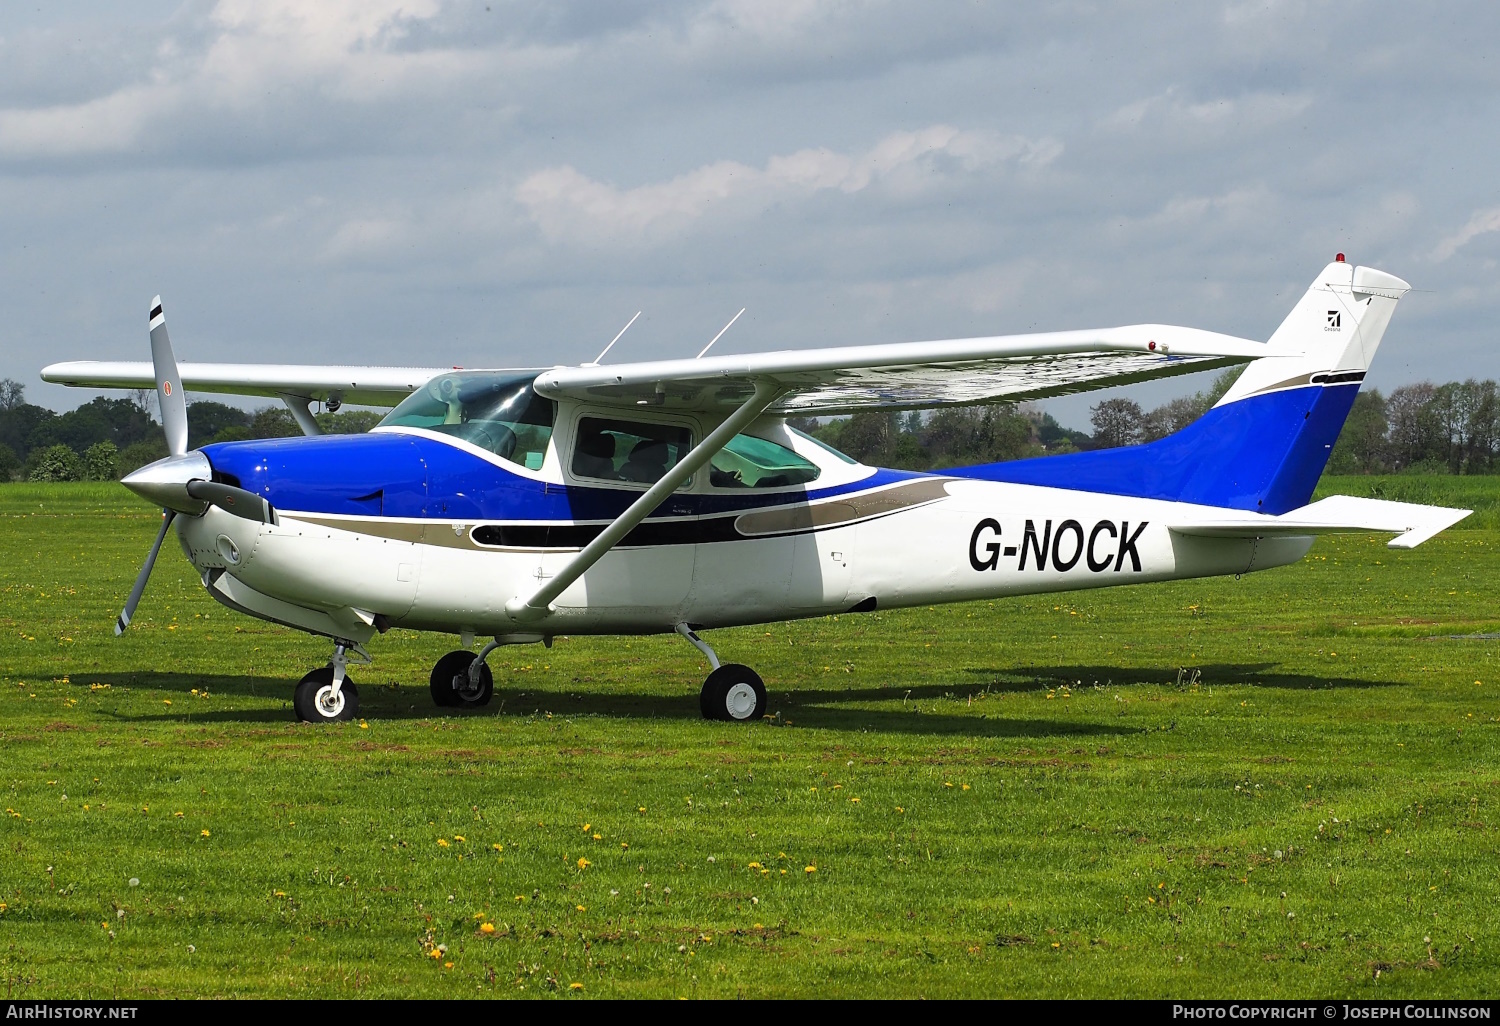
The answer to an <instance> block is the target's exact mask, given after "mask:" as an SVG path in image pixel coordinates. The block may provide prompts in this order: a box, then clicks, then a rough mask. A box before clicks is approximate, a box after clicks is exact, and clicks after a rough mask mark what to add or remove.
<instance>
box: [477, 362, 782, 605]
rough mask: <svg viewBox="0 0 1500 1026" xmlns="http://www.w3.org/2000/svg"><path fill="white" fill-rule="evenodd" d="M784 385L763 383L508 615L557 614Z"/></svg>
mask: <svg viewBox="0 0 1500 1026" xmlns="http://www.w3.org/2000/svg"><path fill="white" fill-rule="evenodd" d="M784 391H785V389H784V387H783V386H781V385H778V384H776V383H775V382H772V381H764V380H762V381H758V382H756V385H755V393H754V394H753V395H751V396H750V398H749V399H747V400H745V402H744V403H743V404H742V405H741V406H740V407H739V409H737V410H735V411H734V412H733V413H731V414H730V415H729V418H728V419H727V420H725V421H724V423H722V424H720V425H719V426H718V427H716V428H714V429H713V430H712V431H710V432H709V434H708V437H707V438H705V439H704V440H703V441H702V442H700V443H698V445H697V446H695V447H694V448H693V449H691V450H690V451H689V452H688V454H687V455H686V456H684V457H683V458H682V459H681V460H679V461H678V462H677V464H676V465H675V466H673V467H672V469H670V470H668V471H667V472H666V473H665V474H664V475H662V477H661V479H660V480H659V481H657V482H656V483H655V484H654V485H652V486H651V487H650V488H648V489H646V492H645V494H644V495H642V496H641V497H640V498H639V499H636V500H635V501H634V502H632V503H631V504H630V507H629V508H628V509H626V510H625V512H624V513H621V514H620V515H619V516H618V517H616V518H615V519H614V520H613V521H612V522H611V523H610V525H609V526H608V527H606V528H605V529H604V530H603V531H601V532H600V533H599V535H598V536H597V537H595V538H594V540H593V541H591V542H589V543H588V544H587V545H585V546H584V547H583V550H582V551H581V552H579V553H578V555H576V556H574V557H573V559H572V561H570V562H569V563H568V565H567V566H565V567H563V569H562V570H561V571H559V572H558V574H557V575H556V576H555V577H553V578H551V579H550V580H549V581H547V583H546V584H544V585H542V586H541V587H540V588H538V589H537V590H536V591H535V592H533V593H532V594H531V595H529V596H521V595H517V596H516V597H515V598H513V599H511V600H510V601H509V602H507V603H506V604H505V611H506V612H507V613H508V614H510V616H511V617H512V618H514V619H516V620H521V621H523V622H526V621H533V620H540V619H541V618H542V617H544V616H546V615H547V614H548V613H550V612H551V611H552V609H551V605H552V600H553V599H555V598H557V596H559V595H561V594H562V593H563V592H564V591H566V590H567V589H568V587H569V586H570V585H572V583H573V582H574V581H576V580H578V578H580V577H582V576H583V575H584V574H585V573H586V572H587V571H588V569H589V567H591V566H593V565H594V564H595V563H597V562H599V560H600V559H601V558H602V557H603V556H604V554H605V553H606V552H608V551H609V550H610V549H612V548H614V547H615V546H616V545H618V544H619V543H620V540H621V539H623V538H624V537H625V536H626V535H627V534H629V533H630V532H631V531H633V530H635V528H636V526H637V525H638V524H640V522H641V521H642V520H645V519H646V518H647V517H648V516H650V515H651V514H652V513H653V512H655V511H656V507H657V506H660V505H661V504H662V502H663V501H664V500H665V499H666V497H667V496H669V495H671V494H672V493H673V492H675V491H676V490H677V489H678V488H679V487H680V486H681V485H682V483H683V482H684V481H686V480H687V479H688V478H690V477H692V476H693V475H694V474H696V473H697V472H698V471H699V470H701V469H703V467H704V465H705V464H707V463H708V461H709V460H711V459H713V458H714V457H715V456H717V455H718V453H719V450H721V449H723V448H724V446H725V445H727V444H728V443H729V441H730V440H731V439H733V438H734V436H735V435H737V434H739V433H740V431H741V430H743V429H744V428H745V427H746V426H748V425H749V423H750V422H751V421H752V420H754V419H755V418H756V417H759V416H760V415H761V414H762V413H764V412H765V411H766V409H767V408H768V407H769V406H770V405H771V404H772V403H774V402H775V401H776V400H777V399H779V398H781V395H782V393H783V392H784Z"/></svg>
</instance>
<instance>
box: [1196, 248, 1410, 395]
mask: <svg viewBox="0 0 1500 1026" xmlns="http://www.w3.org/2000/svg"><path fill="white" fill-rule="evenodd" d="M1410 289H1411V286H1410V285H1408V284H1407V283H1406V282H1404V281H1402V280H1401V279H1400V278H1397V277H1396V276H1395V275H1391V274H1386V273H1385V272H1384V271H1377V270H1375V268H1373V267H1355V266H1353V265H1352V264H1348V263H1345V262H1344V255H1343V254H1342V253H1340V254H1339V258H1338V259H1337V260H1335V261H1334V262H1333V263H1331V264H1329V265H1328V266H1327V267H1325V268H1323V273H1322V274H1321V275H1319V276H1318V280H1317V281H1315V282H1313V284H1312V287H1311V288H1309V289H1308V290H1307V293H1306V294H1305V295H1304V296H1303V297H1302V300H1301V301H1300V302H1299V303H1298V304H1297V305H1296V306H1295V307H1293V309H1292V312H1291V313H1289V314H1287V317H1286V320H1284V321H1282V322H1281V327H1279V328H1277V329H1276V333H1275V334H1274V335H1272V336H1271V340H1270V341H1269V342H1267V343H1266V350H1267V352H1266V355H1267V356H1268V357H1274V359H1266V360H1257V361H1255V362H1254V363H1252V364H1251V365H1250V366H1249V367H1247V368H1246V369H1245V372H1244V373H1243V374H1241V375H1240V377H1239V380H1237V381H1236V382H1235V383H1234V387H1233V388H1231V389H1230V390H1229V391H1228V392H1227V393H1225V395H1224V398H1222V399H1220V400H1219V402H1218V405H1219V406H1228V405H1229V404H1231V403H1236V402H1239V401H1240V400H1242V399H1248V398H1250V397H1251V396H1256V395H1265V394H1267V393H1270V392H1275V391H1280V390H1283V389H1288V388H1302V387H1306V386H1308V385H1314V384H1349V383H1354V384H1358V383H1359V382H1360V381H1363V380H1364V376H1365V372H1366V371H1367V370H1369V369H1370V362H1371V361H1372V360H1374V359H1375V350H1376V349H1378V348H1379V347H1380V340H1381V338H1382V336H1384V335H1385V329H1386V325H1388V324H1389V323H1390V321H1391V314H1392V313H1394V312H1395V310H1396V300H1398V299H1400V298H1401V297H1402V295H1404V294H1405V293H1406V292H1407V291H1409V290H1410ZM1351 401H1352V400H1351ZM1340 423H1342V421H1341V422H1340Z"/></svg>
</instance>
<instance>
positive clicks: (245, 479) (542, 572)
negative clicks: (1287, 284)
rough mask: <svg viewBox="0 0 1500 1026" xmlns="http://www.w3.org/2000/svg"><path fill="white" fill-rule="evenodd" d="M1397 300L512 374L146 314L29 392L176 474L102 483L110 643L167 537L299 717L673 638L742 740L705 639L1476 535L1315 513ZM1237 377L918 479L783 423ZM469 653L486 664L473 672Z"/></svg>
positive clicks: (1409, 511) (447, 698)
mask: <svg viewBox="0 0 1500 1026" xmlns="http://www.w3.org/2000/svg"><path fill="white" fill-rule="evenodd" d="M1409 288H1410V286H1408V285H1407V283H1406V282H1404V281H1402V280H1401V279H1400V278H1397V277H1394V276H1393V275H1390V274H1386V273H1384V272H1382V271H1378V270H1375V269H1373V268H1369V267H1356V266H1354V265H1352V264H1350V263H1347V262H1346V261H1345V260H1344V256H1343V254H1339V256H1338V258H1337V259H1336V260H1335V261H1334V262H1333V263H1330V264H1329V265H1328V266H1327V267H1325V268H1324V269H1323V270H1322V272H1321V273H1320V274H1319V275H1318V277H1317V280H1316V281H1314V282H1313V284H1312V286H1311V287H1310V288H1309V289H1308V291H1307V293H1306V294H1305V295H1304V296H1303V297H1302V299H1301V301H1300V302H1298V303H1297V305H1296V307H1295V308H1294V309H1293V310H1292V312H1291V313H1290V314H1289V315H1288V316H1287V318H1286V320H1285V321H1283V322H1282V324H1281V326H1280V327H1279V328H1278V329H1277V330H1276V333H1275V334H1274V335H1272V336H1271V338H1270V340H1269V341H1268V342H1265V343H1261V342H1256V341H1252V340H1248V339H1241V338H1234V337H1231V336H1227V335H1220V334H1215V333H1212V332H1207V331H1200V330H1196V329H1192V328H1181V327H1171V326H1167V325H1159V324H1144V325H1131V326H1127V327H1118V328H1106V329H1102V330H1095V331H1067V332H1052V333H1046V334H1029V335H1011V336H1002V337H995V338H979V339H963V340H957V341H938V342H917V343H900V344H892V345H874V346H859V347H849V348H833V349H817V350H806V351H788V352H773V353H760V354H755V355H749V356H716V357H703V356H702V354H700V357H701V358H699V359H682V360H665V361H654V362H641V363H628V364H619V365H607V366H601V365H600V364H599V363H598V362H595V363H590V364H584V365H582V366H578V367H561V366H559V367H551V368H547V369H529V370H445V369H441V368H431V367H427V368H421V367H410V368H393V367H338V366H322V367H312V366H275V365H246V364H192V363H189V364H183V365H182V366H181V367H179V366H178V365H177V363H176V360H175V358H174V356H173V354H172V349H171V344H170V343H169V341H168V338H167V329H166V322H165V319H164V317H163V314H162V307H161V301H160V299H159V298H158V299H156V300H154V301H153V302H152V305H151V310H150V327H151V355H152V362H151V363H150V364H147V363H102V362H74V363H60V364H54V365H52V366H50V367H48V368H46V369H45V370H44V371H43V372H42V377H43V378H44V379H45V380H47V381H53V382H60V383H63V384H68V385H77V386H83V387H95V388H98V387H106V388H141V387H151V386H154V387H155V388H156V390H157V394H158V398H159V401H160V409H161V419H162V423H163V427H164V429H165V431H166V435H167V442H168V448H169V451H170V453H171V455H170V456H168V457H167V458H165V459H163V460H160V461H158V462H156V463H153V464H151V465H150V466H147V467H143V468H142V469H140V470H138V471H136V472H135V473H132V474H130V475H129V476H127V477H126V478H125V479H124V484H125V486H126V487H127V488H130V489H131V490H132V491H134V492H136V493H137V494H139V495H141V496H142V497H144V498H146V499H148V500H150V501H151V502H153V503H155V504H157V505H160V506H161V507H162V508H163V513H164V517H163V520H162V525H161V531H160V532H159V533H158V535H157V537H156V541H155V543H154V544H153V545H152V547H151V550H150V554H149V555H148V556H147V559H146V564H145V566H144V567H143V568H142V569H141V572H140V576H139V577H138V579H137V580H136V582H135V587H134V588H133V590H132V591H131V593H130V597H129V599H128V601H127V602H126V604H125V608H124V611H123V612H122V613H121V614H120V618H119V621H118V623H117V625H116V633H117V634H118V633H120V632H121V631H123V630H124V629H125V627H126V625H127V624H129V623H130V618H131V616H132V615H133V614H134V612H135V609H136V605H137V603H138V602H139V601H140V598H141V594H142V591H143V590H144V588H145V586H146V581H147V579H148V578H149V576H150V574H151V568H152V566H153V564H154V563H155V560H156V556H157V553H158V552H159V550H160V548H161V544H162V542H163V540H164V539H165V537H166V534H167V531H168V529H169V528H170V527H171V526H172V525H173V524H174V523H175V524H176V525H177V535H178V538H179V540H180V541H181V543H182V549H183V552H184V553H185V554H186V556H187V558H188V560H189V561H190V562H191V563H192V564H193V566H194V567H195V568H196V569H197V571H198V572H199V573H200V574H201V576H202V580H203V586H204V587H205V588H207V589H208V592H209V594H211V595H212V596H213V597H214V598H215V599H217V600H218V601H219V602H221V603H223V604H224V605H226V606H228V607H229V608H231V609H234V610H236V611H238V612H241V613H245V614H247V615H250V616H255V617H259V618H261V619H263V620H268V621H271V622H273V623H278V624H283V625H285V626H288V627H293V628H296V629H298V630H302V631H307V632H309V633H311V634H316V635H322V636H324V637H327V638H329V639H330V640H331V641H332V643H333V655H332V658H331V659H330V661H329V663H328V665H326V666H323V667H320V668H318V669H315V670H313V671H312V672H311V673H309V674H308V675H307V676H306V677H304V678H303V679H302V681H301V682H300V683H299V684H298V685H297V688H296V692H295V702H294V706H295V708H296V712H297V715H298V716H299V717H300V718H301V719H303V720H309V721H313V722H323V721H333V720H347V719H350V718H352V717H354V716H356V715H357V714H358V708H359V696H358V692H357V690H356V688H355V686H354V684H353V683H352V682H351V680H350V679H349V675H348V672H347V666H348V663H349V662H350V661H362V662H368V661H369V656H368V654H367V653H366V652H365V649H364V646H365V645H366V644H367V643H368V642H369V641H370V639H371V638H372V637H373V636H374V635H375V634H376V633H377V632H378V633H384V632H385V631H387V630H389V629H391V628H393V627H399V628H405V629H409V630H419V631H436V632H440V633H449V634H457V635H459V636H460V637H461V638H462V648H460V649H458V650H457V651H453V652H450V653H448V654H447V655H445V656H443V657H442V658H441V659H439V660H438V662H437V665H436V666H435V667H434V669H433V671H432V676H431V681H430V683H431V689H432V696H433V699H434V700H435V701H436V703H437V704H438V705H440V706H449V707H454V706H456V707H475V706H481V705H484V704H485V703H486V702H488V701H489V699H490V696H491V693H492V691H493V686H494V685H493V673H492V671H491V669H490V668H489V666H488V664H487V660H488V658H489V657H490V654H491V653H492V652H494V651H495V649H496V648H497V647H499V646H502V645H513V644H525V643H535V642H541V643H543V644H546V645H550V644H551V642H552V639H553V638H554V637H556V636H558V635H582V634H608V635H619V634H651V633H668V632H671V631H676V632H677V633H679V634H681V635H682V636H683V637H684V638H685V639H686V640H688V641H689V642H691V643H692V644H693V645H695V646H696V647H697V648H698V649H699V650H700V651H701V652H702V654H703V655H704V656H705V657H706V658H707V660H708V662H709V663H710V665H711V666H712V672H711V673H710V674H709V675H708V679H707V680H706V681H705V683H704V684H703V689H702V694H701V703H702V711H703V715H704V716H705V717H707V718H709V719H720V720H734V721H752V720H758V719H760V718H761V716H762V715H763V714H764V713H765V709H766V689H765V685H764V684H763V683H762V681H761V679H760V677H759V676H758V675H757V674H756V673H755V672H754V671H753V670H752V669H750V668H749V667H747V666H742V665H738V664H726V663H720V661H719V659H718V657H717V656H716V655H715V653H714V651H713V649H712V648H710V647H709V645H708V644H707V643H705V642H704V641H703V640H702V638H701V637H700V632H702V631H703V630H705V629H706V628H715V627H729V626H734V625H743V624H757V623H769V622H773V621H780V620H788V619H794V618H798V617H812V616H822V615H825V614H828V613H845V612H867V611H871V610H874V609H890V608H898V607H902V606H914V605H929V604H934V603H939V602H962V601H968V600H971V599H980V598H993V597H996V596H1002V595H1023V594H1031V593H1036V592H1051V591H1068V590H1073V589H1080V588H1099V587H1108V586H1112V585H1119V584H1144V583H1147V582H1150V581H1166V580H1179V579H1183V578H1193V577H1208V576H1215V575H1222V574H1245V573H1250V572H1252V571H1258V570H1265V569H1268V568H1270V567H1276V566H1284V565H1286V564H1288V563H1293V562H1295V561H1297V560H1298V559H1300V558H1301V557H1302V556H1303V555H1304V554H1305V553H1306V552H1307V551H1308V549H1309V548H1310V547H1311V545H1312V543H1313V540H1314V538H1315V537H1316V536H1317V535H1320V534H1327V533H1336V532H1353V531H1375V532H1384V533H1390V534H1394V535H1396V537H1395V538H1394V539H1393V540H1392V541H1391V542H1390V545H1391V546H1393V547H1396V548H1411V547H1413V546H1415V545H1418V544H1420V543H1421V542H1423V541H1425V540H1426V539H1428V538H1430V537H1432V536H1433V535H1434V534H1436V533H1438V532H1439V531H1441V530H1443V529H1444V528H1446V527H1449V526H1451V525H1452V524H1454V523H1456V522H1458V521H1459V520H1461V519H1462V518H1463V517H1465V516H1467V515H1468V513H1469V511H1468V510H1455V509H1446V508H1442V507H1435V506H1422V505H1413V504H1408V503H1398V502H1385V501H1379V500H1374V499H1362V498H1355V497H1351V496H1334V497H1331V498H1326V499H1323V500H1322V501H1320V502H1313V503H1309V500H1310V499H1311V497H1312V493H1313V487H1314V485H1315V484H1316V483H1317V481H1318V477H1319V475H1320V474H1321V473H1322V470H1323V467H1324V465H1325V463H1326V462H1327V460H1328V456H1329V453H1330V450H1331V449H1332V446H1333V444H1334V441H1335V439H1336V438H1337V437H1338V434H1339V430H1340V429H1341V427H1342V425H1343V423H1344V419H1345V417H1346V415H1347V414H1348V412H1349V409H1350V406H1351V405H1352V403H1353V401H1354V396H1355V394H1356V393H1357V392H1358V390H1359V387H1360V382H1361V381H1362V380H1363V379H1364V376H1365V372H1366V370H1367V369H1368V367H1369V366H1370V361H1371V360H1372V359H1373V357H1374V355H1375V350H1376V348H1377V347H1378V346H1379V344H1380V340H1381V337H1382V336H1383V335H1384V334H1385V330H1386V326H1387V324H1388V323H1389V321H1390V318H1391V314H1392V313H1393V311H1394V310H1395V307H1396V302H1397V300H1398V299H1399V298H1400V297H1401V296H1402V295H1404V294H1405V293H1406V292H1407V291H1408V290H1409ZM627 327H628V325H627ZM611 344H613V343H611ZM1244 363H1248V364H1249V366H1248V367H1246V369H1245V370H1244V371H1243V373H1242V374H1241V375H1240V377H1239V379H1238V380H1237V381H1236V382H1235V384H1234V385H1233V387H1232V388H1231V389H1230V390H1229V392H1228V393H1227V394H1226V395H1225V396H1224V397H1223V398H1222V399H1221V400H1220V401H1219V402H1218V404H1217V405H1216V406H1214V407H1213V408H1212V409H1210V410H1209V411H1208V412H1207V413H1205V414H1204V415H1203V416H1202V417H1201V418H1199V419H1198V420H1197V421H1195V422H1194V423H1192V424H1190V425H1188V426H1187V427H1185V428H1183V429H1182V430H1180V431H1178V432H1176V433H1175V434H1172V435H1169V436H1168V437H1166V438H1162V439H1160V440H1158V441H1154V442H1150V443H1147V444H1143V445H1134V446H1127V447H1123V448H1117V449H1108V450H1100V451H1092V452H1080V453H1075V454H1070V455H1062V456H1047V457H1041V458H1037V459H1027V460H1016V461H1013V462H1006V463H992V464H985V465H980V466H972V467H957V468H953V469H950V470H946V471H943V472H940V473H912V472H907V471H898V470H883V469H880V468H876V467H867V466H862V465H860V464H859V463H858V462H856V461H855V460H853V459H850V458H849V457H848V456H845V455H844V454H842V453H839V452H836V451H834V450H833V449H831V448H829V447H828V446H826V445H824V444H823V443H821V442H819V441H817V440H816V439H814V438H812V437H810V436H808V435H805V434H802V433H801V432H798V431H796V430H795V429H793V428H791V427H789V426H788V425H787V423H786V418H787V417H788V416H793V415H804V416H805V415H812V414H823V415H826V414H838V413H850V412H855V411H860V410H868V409H901V410H922V409H931V408H935V407H941V406H945V405H954V404H971V403H985V402H999V401H1021V400H1029V399H1037V398H1042V397H1046V396H1053V395H1059V394H1063V393H1067V392H1076V391H1081V390H1084V389H1089V388H1102V387H1106V386H1111V385H1118V384H1123V383H1126V382H1133V381H1140V380H1145V379H1148V378H1154V377H1160V376H1165V375H1172V374H1181V373H1186V372H1190V371H1199V370H1205V369H1211V368H1216V367H1224V366H1232V365H1236V364H1244ZM185 388H186V389H191V390H194V391H199V392H221V393H233V394H241V395H261V396H277V397H280V398H281V399H283V400H284V401H285V402H286V404H287V405H288V406H289V407H290V409H291V411H292V413H293V415H294V416H295V417H296V418H297V420H298V422H299V424H300V425H301V427H302V429H303V431H304V432H305V433H306V435H307V436H310V437H301V438H283V439H266V440H260V441H242V442H222V443H217V444H213V445H208V446H205V447H204V448H202V449H200V450H196V451H191V452H190V451H188V448H187V414H186V406H185V404H184V398H183V397H184V389H185ZM315 401H318V402H323V403H326V404H327V405H328V406H329V407H330V408H334V409H336V408H337V407H338V405H339V404H341V403H357V404H363V405H374V406H385V407H391V410H390V412H389V414H387V415H386V417H385V418H384V419H383V420H382V421H381V422H380V425H379V426H378V427H376V428H375V429H374V430H373V431H371V432H370V433H368V434H364V435H337V436H321V437H318V436H317V435H318V428H317V424H316V422H315V420H314V419H313V417H312V415H311V413H310V409H309V407H310V406H311V404H312V403H313V402H315ZM478 636H488V637H491V638H492V639H493V640H492V641H489V642H488V643H487V644H485V645H484V646H483V648H482V649H481V650H480V651H478V652H477V653H476V652H474V651H472V648H473V644H474V639H475V638H476V637H478Z"/></svg>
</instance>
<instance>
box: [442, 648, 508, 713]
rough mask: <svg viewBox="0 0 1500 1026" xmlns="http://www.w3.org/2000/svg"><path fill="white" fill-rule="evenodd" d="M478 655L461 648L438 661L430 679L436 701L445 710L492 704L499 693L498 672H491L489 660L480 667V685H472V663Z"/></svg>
mask: <svg viewBox="0 0 1500 1026" xmlns="http://www.w3.org/2000/svg"><path fill="white" fill-rule="evenodd" d="M478 658H479V656H478V655H477V654H475V653H473V652H465V651H463V650H462V649H459V650H458V651H455V652H449V653H448V654H447V655H445V656H443V658H441V659H439V660H438V661H437V665H436V666H434V667H433V668H432V679H431V680H430V681H429V682H428V683H429V687H430V688H431V690H432V700H433V702H434V703H435V704H437V705H440V706H442V707H443V708H445V709H450V708H461V709H471V708H478V707H479V706H481V705H488V704H489V701H490V697H491V696H492V695H494V693H495V675H494V674H493V673H491V672H490V666H489V664H488V663H485V664H484V665H483V666H481V667H480V668H479V685H478V687H473V688H471V687H470V686H469V666H470V665H471V664H472V663H473V662H474V660H475V659H478Z"/></svg>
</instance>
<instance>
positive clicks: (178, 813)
mask: <svg viewBox="0 0 1500 1026" xmlns="http://www.w3.org/2000/svg"><path fill="white" fill-rule="evenodd" d="M172 815H173V816H174V817H175V818H177V819H181V818H182V813H180V812H174V813H172Z"/></svg>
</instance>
